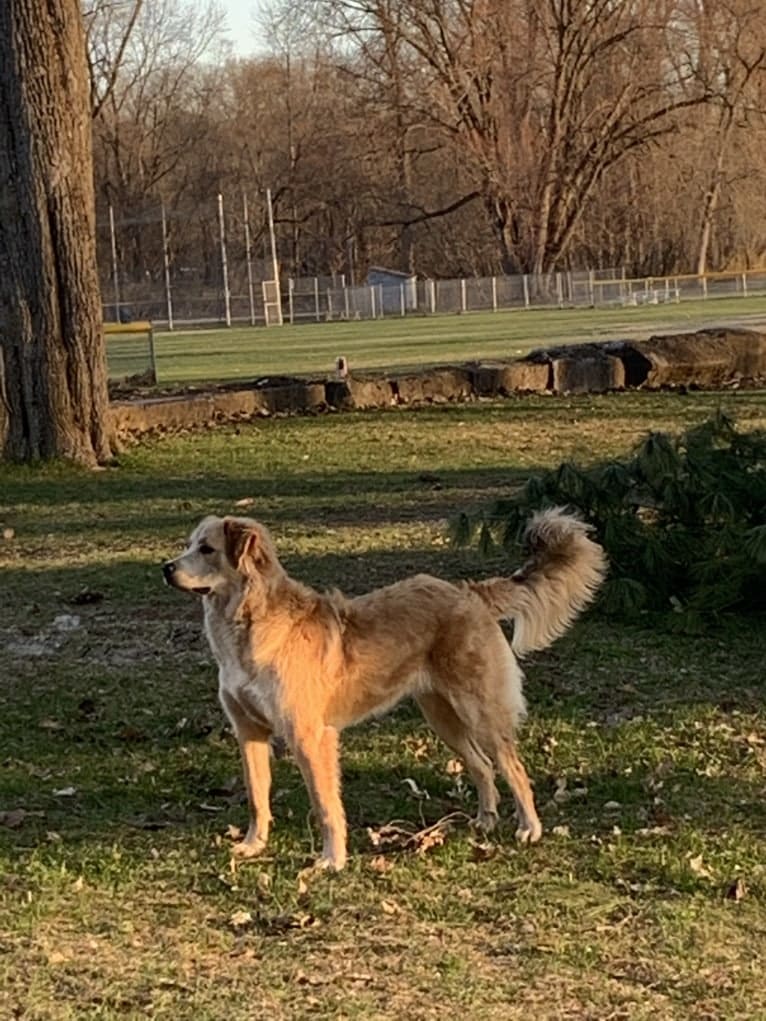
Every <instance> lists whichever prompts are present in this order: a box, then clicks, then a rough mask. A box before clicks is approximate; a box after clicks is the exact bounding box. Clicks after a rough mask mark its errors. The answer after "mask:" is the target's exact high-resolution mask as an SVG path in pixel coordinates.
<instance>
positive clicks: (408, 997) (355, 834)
mask: <svg viewBox="0 0 766 1021" xmlns="http://www.w3.org/2000/svg"><path fill="white" fill-rule="evenodd" d="M509 321H510V320H509ZM719 404H722V405H723V406H724V407H725V408H726V409H727V410H729V411H731V412H733V413H734V414H735V415H736V417H737V418H738V421H739V423H740V424H741V425H742V426H743V427H747V426H751V427H756V426H759V427H764V426H766V401H765V400H764V394H763V393H753V392H750V393H747V392H742V393H736V394H735V393H731V394H725V395H720V396H719V395H710V394H702V393H694V394H688V395H686V396H680V395H677V394H655V395H651V394H641V393H635V394H627V393H626V394H614V395H609V396H603V397H594V398H582V399H572V400H554V399H551V398H542V397H539V398H528V399H523V400H522V399H519V400H514V401H507V402H503V403H489V402H488V403H476V404H472V405H465V406H457V405H456V406H444V407H438V408H429V409H422V410H420V411H407V410H392V411H388V412H376V413H369V414H368V413H365V414H362V413H359V414H347V415H327V416H319V417H305V418H295V419H282V420H263V421H260V422H257V423H253V424H240V425H238V426H237V427H236V428H235V427H233V426H232V427H222V428H220V429H218V430H215V431H205V432H198V433H194V434H190V435H187V436H179V437H175V438H169V439H165V440H164V441H161V442H160V441H153V442H147V443H145V444H143V445H141V446H137V447H134V448H131V449H130V450H129V451H127V452H126V453H125V454H124V455H123V456H122V458H121V461H120V464H119V466H115V467H113V468H110V469H108V470H106V471H102V472H98V473H86V472H83V471H80V470H75V469H70V468H65V467H61V466H54V467H49V468H47V469H28V468H10V467H7V466H5V467H0V492H1V493H2V497H1V500H2V505H1V506H0V527H1V528H2V529H5V530H6V532H5V538H3V539H2V540H0V566H1V567H2V571H3V585H4V589H3V600H2V604H1V605H0V650H1V651H0V656H1V657H2V662H3V665H4V669H3V671H2V681H1V682H0V684H1V685H2V702H3V712H2V715H0V748H2V773H0V1017H1V1018H9V1019H10V1018H23V1019H25V1021H26V1019H29V1021H47V1019H56V1021H72V1019H87V1021H91V1019H99V1021H101V1019H103V1021H106V1019H109V1021H112V1019H114V1021H116V1019H139V1018H146V1017H150V1018H155V1019H168V1021H170V1019H173V1021H177V1019H184V1021H185V1019H189V1021H245V1019H250V1018H253V1017H258V1016H268V1017H270V1018H275V1019H302V1018H309V1017H311V1018H315V1017H316V1018H347V1019H361V1018H364V1019H383V1018H410V1019H414V1021H419V1019H432V1018H433V1019H437V1018H438V1019H442V1018H449V1017H453V1016H455V1015H462V1016H463V1017H466V1018H471V1019H473V1018H476V1019H481V1021H483V1019H497V1021H513V1019H522V1018H528V1017H530V1016H534V1017H537V1018H540V1019H570V1021H582V1019H599V1021H600V1019H607V1018H612V1019H614V1018H620V1019H629V1021H635V1019H650V1018H651V1019H656V1018H661V1019H663V1021H664V1019H675V1018H677V1019H684V1021H688V1019H698V1021H702V1019H716V1021H719V1019H742V1021H744V1019H756V1018H764V1017H766V985H764V981H763V962H764V946H766V808H765V806H766V717H765V716H764V710H763V704H764V703H763V699H764V695H765V694H766V683H765V678H764V662H765V661H766V625H765V624H764V621H763V620H752V619H751V620H739V621H738V620H729V621H726V620H722V621H721V622H720V623H719V624H718V625H717V626H715V627H712V628H711V629H710V630H709V631H707V632H706V633H705V634H703V635H702V636H696V637H694V638H690V637H685V636H683V635H675V634H673V633H672V632H670V631H668V630H667V629H663V628H658V627H657V626H654V625H653V622H652V621H650V620H649V619H648V618H640V619H637V620H636V621H634V622H630V623H615V622H613V621H609V620H606V619H605V618H604V617H602V616H601V615H600V614H599V612H598V611H593V612H591V613H589V614H588V615H587V616H586V617H585V618H584V619H583V620H582V621H581V622H580V623H579V624H578V625H577V626H576V628H575V629H574V630H573V631H572V632H571V633H570V634H569V635H568V636H567V637H566V638H565V639H564V640H562V641H560V642H558V643H557V644H556V645H555V646H554V647H553V648H552V649H551V650H549V651H547V652H545V653H543V654H538V655H536V656H534V657H531V658H530V659H529V660H528V662H527V663H526V672H527V696H528V700H529V705H530V719H529V722H528V725H527V726H526V728H525V730H524V732H523V734H522V739H521V749H522V754H523V757H524V759H525V761H526V764H527V766H528V769H529V771H530V773H531V775H532V777H533V779H534V782H535V787H536V796H537V801H538V804H539V807H540V811H541V816H542V819H543V824H544V826H545V829H546V833H545V835H544V837H543V840H542V841H541V843H540V844H538V845H536V846H535V847H533V848H529V849H519V848H517V847H516V846H514V844H513V841H512V833H513V821H512V817H511V809H510V805H509V801H510V799H509V797H507V796H505V797H504V799H503V803H502V806H501V813H502V815H503V824H502V826H501V829H500V832H499V833H498V834H497V838H496V839H495V838H494V837H493V839H492V841H491V842H486V841H481V840H478V839H477V838H476V837H475V835H473V834H472V832H471V831H470V829H469V828H468V826H467V824H466V823H465V821H464V820H465V818H466V817H467V816H468V815H469V814H470V813H471V812H472V811H474V809H475V798H474V794H473V791H472V789H471V788H470V785H469V784H467V783H465V784H464V783H462V782H461V777H460V775H459V774H456V773H455V769H454V765H453V764H452V763H451V761H450V760H451V755H450V753H449V752H448V751H447V750H446V749H445V748H444V747H443V746H442V745H440V744H439V742H438V741H437V740H436V739H435V738H434V737H433V736H432V735H431V733H430V732H429V731H428V729H427V728H426V727H425V725H424V724H423V723H422V722H421V720H420V719H419V717H418V716H417V715H416V714H415V712H414V710H413V709H412V708H411V707H410V706H408V705H405V706H403V707H401V708H400V709H398V710H397V711H396V712H394V713H393V714H391V715H389V716H388V717H386V718H385V719H383V720H379V721H376V722H372V723H367V724H365V725H363V726H361V727H359V728H355V729H353V730H351V731H350V732H349V733H348V734H347V735H346V739H345V742H344V757H343V769H344V784H345V802H346V806H347V811H348V816H349V823H350V848H351V860H350V863H349V866H348V869H347V871H345V872H344V873H342V874H340V875H339V876H328V875H324V876H319V877H316V878H313V879H308V880H304V879H303V878H302V877H301V875H300V873H301V869H302V868H303V866H304V865H305V864H306V863H307V861H308V860H309V859H310V857H311V853H312V850H313V848H314V840H315V837H314V835H313V830H312V828H311V826H310V823H309V819H308V804H307V798H306V795H305V792H304V789H303V786H302V784H301V782H300V779H299V776H298V772H297V769H296V768H295V765H294V763H292V762H291V761H290V760H289V758H288V759H286V760H282V761H279V762H277V763H276V766H275V783H274V792H275V793H274V813H275V817H276V823H275V833H274V843H273V846H272V848H271V850H270V853H269V854H268V855H267V856H266V857H265V858H263V859H261V860H258V861H257V862H252V863H249V864H247V865H246V866H242V867H239V868H235V867H234V866H233V865H232V864H231V862H230V854H229V843H230V835H229V834H230V831H229V827H233V826H236V827H239V826H242V825H243V824H244V822H245V811H246V810H245V805H244V803H243V791H242V786H241V783H240V780H239V767H238V762H237V752H236V748H235V744H234V741H233V739H232V736H231V735H230V733H229V732H228V730H227V729H226V727H225V726H224V724H223V719H222V715H221V712H220V710H219V709H218V707H217V704H216V695H215V671H214V668H213V667H212V665H211V662H210V656H209V654H208V651H207V649H206V646H205V643H204V641H203V639H202V636H201V627H200V607H199V604H198V603H197V602H195V601H194V599H193V598H191V597H189V598H187V597H184V596H183V595H182V594H180V593H178V592H173V591H171V590H169V589H167V588H165V587H163V585H162V584H161V578H160V572H159V566H158V565H159V563H160V562H161V561H162V560H163V559H164V558H166V557H167V556H168V555H170V554H171V553H172V552H173V551H174V550H176V549H177V548H178V547H179V545H180V543H181V542H182V539H183V537H184V535H185V534H186V533H187V532H188V530H189V529H190V527H191V526H192V525H193V524H194V523H195V522H196V521H197V519H198V518H199V517H200V516H201V515H203V514H205V513H209V512H215V511H218V512H225V511H231V510H232V509H233V508H234V506H235V505H236V503H237V502H238V501H242V500H251V501H252V504H251V505H249V511H250V512H251V513H253V514H255V515H256V516H258V517H260V518H262V519H263V520H265V521H267V522H268V523H269V524H270V525H271V526H272V527H273V529H274V531H275V534H276V536H277V538H278V544H279V548H280V551H281V553H282V554H283V556H284V559H285V562H286V564H287V566H288V568H289V569H290V570H291V571H292V572H293V573H295V574H297V575H299V576H301V577H302V578H304V579H305V580H307V581H309V582H311V583H313V584H316V585H319V586H324V585H339V586H341V587H343V588H344V589H346V590H347V591H349V592H360V591H363V590H365V589H367V588H369V587H370V586H373V585H378V584H382V583H385V582H387V581H390V580H393V579H395V578H398V577H400V576H402V575H404V574H407V573H409V572H413V571H419V570H427V571H432V572H435V573H438V574H440V575H443V576H445V577H449V578H459V577H465V576H468V575H477V574H478V575H485V574H487V573H488V572H490V571H497V570H505V569H507V565H506V564H504V563H503V562H501V561H492V562H490V563H486V562H484V563H483V562H480V561H479V560H478V558H477V556H476V554H475V553H474V552H472V551H460V552H456V551H454V550H453V549H451V548H450V547H449V546H448V545H447V544H446V542H445V530H444V520H445V518H446V517H447V516H449V515H451V514H453V513H454V512H455V511H457V510H460V509H464V508H472V507H475V506H476V505H477V504H479V503H481V502H484V501H486V500H488V499H490V498H492V497H495V496H497V495H498V494H500V493H502V492H506V491H507V490H508V488H509V487H512V486H515V485H517V484H519V483H520V482H521V481H522V480H523V479H524V478H526V477H527V475H528V474H529V472H530V471H531V470H533V469H534V468H535V467H537V466H540V465H552V464H555V463H558V461H559V460H560V459H562V458H564V457H570V456H575V457H578V458H580V459H583V460H586V461H593V460H596V459H602V458H607V457H611V456H614V455H617V454H620V453H623V452H624V451H625V450H626V449H627V448H628V447H629V446H630V445H631V444H632V443H633V442H634V441H635V440H636V439H637V438H638V437H639V436H641V435H642V434H643V433H644V431H645V430H646V429H648V428H656V427H662V428H672V429H679V430H680V429H683V428H685V427H687V426H688V425H690V424H691V423H693V422H697V421H700V420H701V419H703V418H705V417H707V416H708V415H709V414H711V413H712V411H714V410H715V408H716V407H717V406H718V405H719ZM8 530H13V534H11V532H10V531H8ZM310 681H311V679H310V678H307V683H310ZM411 781H414V788H413V785H412V783H411ZM416 792H418V793H416ZM426 795H427V796H426ZM447 815H451V816H452V818H453V822H454V829H453V831H452V832H451V833H449V834H447V836H446V839H445V841H444V843H443V845H441V846H433V847H431V848H430V849H425V848H424V849H422V853H417V852H416V851H413V850H405V849H402V848H393V849H390V850H388V851H385V852H381V851H380V850H379V849H378V850H376V849H375V847H374V846H373V840H372V839H371V835H370V834H371V833H372V834H373V836H374V834H375V832H376V831H377V830H378V829H379V828H380V826H381V825H383V824H384V823H386V822H390V821H392V820H399V825H400V826H401V827H402V828H403V829H408V830H411V831H419V830H422V828H423V827H424V826H426V825H428V824H431V823H435V822H436V821H437V820H439V819H441V818H442V817H444V816H447Z"/></svg>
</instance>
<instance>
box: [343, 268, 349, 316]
mask: <svg viewBox="0 0 766 1021" xmlns="http://www.w3.org/2000/svg"><path fill="white" fill-rule="evenodd" d="M344 279H345V278H344ZM343 304H344V307H345V309H346V320H348V318H349V310H348V287H346V285H345V283H344V284H343Z"/></svg>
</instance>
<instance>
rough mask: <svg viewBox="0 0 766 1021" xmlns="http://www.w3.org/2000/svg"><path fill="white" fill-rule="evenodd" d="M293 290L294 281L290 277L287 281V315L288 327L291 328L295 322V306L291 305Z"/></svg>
mask: <svg viewBox="0 0 766 1021" xmlns="http://www.w3.org/2000/svg"><path fill="white" fill-rule="evenodd" d="M294 290H295V281H294V280H293V278H292V277H290V278H289V279H288V281H287V314H288V315H289V317H290V325H291V326H292V324H293V322H294V321H295V305H294V304H293V291H294Z"/></svg>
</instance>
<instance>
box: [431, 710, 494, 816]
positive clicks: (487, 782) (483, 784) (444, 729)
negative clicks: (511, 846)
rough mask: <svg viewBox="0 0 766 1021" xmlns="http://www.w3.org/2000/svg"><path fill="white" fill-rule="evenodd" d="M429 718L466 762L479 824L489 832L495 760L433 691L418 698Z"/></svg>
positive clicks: (434, 727)
mask: <svg viewBox="0 0 766 1021" xmlns="http://www.w3.org/2000/svg"><path fill="white" fill-rule="evenodd" d="M416 701H417V703H418V705H419V706H420V708H421V711H422V713H423V715H424V716H425V718H426V720H427V721H428V722H429V723H430V725H431V726H432V727H433V729H434V730H435V731H436V733H437V734H438V735H439V737H440V738H441V739H442V741H444V743H445V744H446V745H448V747H450V748H451V749H452V750H453V751H454V752H456V753H457V754H458V755H459V756H460V758H461V759H462V760H463V762H464V763H465V766H466V769H467V770H468V772H469V774H470V776H471V779H472V780H473V782H474V783H475V784H476V791H477V793H478V795H479V812H478V815H477V817H476V825H477V826H478V827H479V828H480V829H482V830H484V831H485V832H487V833H488V832H489V831H490V830H492V829H494V828H495V826H496V825H497V802H498V794H497V787H496V786H495V770H494V768H493V766H492V760H491V759H490V758H489V757H488V756H487V755H486V754H485V753H484V752H483V751H482V749H481V748H480V747H479V746H478V745H477V744H476V742H475V741H474V740H473V738H472V737H471V735H470V733H469V732H468V730H467V729H466V728H465V726H464V725H463V721H462V720H461V719H460V717H459V716H458V715H457V713H456V712H455V710H454V709H453V708H452V706H451V705H450V704H449V702H448V701H447V700H446V699H445V698H443V697H442V696H441V695H437V694H435V693H434V692H429V693H427V694H422V695H418V696H417V699H416Z"/></svg>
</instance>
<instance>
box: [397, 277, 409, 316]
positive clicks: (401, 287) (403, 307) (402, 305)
mask: <svg viewBox="0 0 766 1021" xmlns="http://www.w3.org/2000/svg"><path fill="white" fill-rule="evenodd" d="M399 307H400V309H401V313H402V315H403V316H404V315H406V314H407V306H406V304H405V302H404V284H399Z"/></svg>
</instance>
